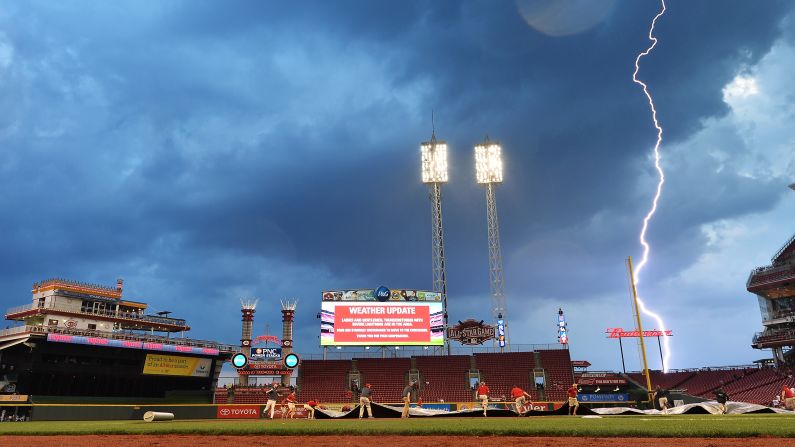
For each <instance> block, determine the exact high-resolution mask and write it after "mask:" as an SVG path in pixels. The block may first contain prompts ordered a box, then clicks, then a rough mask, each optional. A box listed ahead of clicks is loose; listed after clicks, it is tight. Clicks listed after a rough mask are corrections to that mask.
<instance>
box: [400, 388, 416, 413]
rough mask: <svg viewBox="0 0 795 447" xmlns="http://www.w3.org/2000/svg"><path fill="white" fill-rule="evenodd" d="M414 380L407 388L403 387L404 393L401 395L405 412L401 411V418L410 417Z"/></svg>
mask: <svg viewBox="0 0 795 447" xmlns="http://www.w3.org/2000/svg"><path fill="white" fill-rule="evenodd" d="M414 385H415V384H414V382H409V384H408V385H406V387H405V388H403V393H402V394H401V396H402V397H403V412H402V413H400V417H401V418H408V417H409V407H410V406H411V393H412V391H414Z"/></svg>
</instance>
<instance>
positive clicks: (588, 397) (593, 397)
mask: <svg viewBox="0 0 795 447" xmlns="http://www.w3.org/2000/svg"><path fill="white" fill-rule="evenodd" d="M577 400H579V401H580V402H628V401H629V394H626V393H620V394H612V393H605V394H601V393H600V394H579V395H578V396H577Z"/></svg>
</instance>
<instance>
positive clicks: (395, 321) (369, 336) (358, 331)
mask: <svg viewBox="0 0 795 447" xmlns="http://www.w3.org/2000/svg"><path fill="white" fill-rule="evenodd" d="M320 344H321V345H322V346H334V345H350V346H353V345H368V346H374V345H381V346H385V345H416V346H442V345H444V322H443V306H442V303H441V302H405V301H404V302H383V303H380V302H361V301H360V302H330V301H324V302H323V303H322V311H321V328H320Z"/></svg>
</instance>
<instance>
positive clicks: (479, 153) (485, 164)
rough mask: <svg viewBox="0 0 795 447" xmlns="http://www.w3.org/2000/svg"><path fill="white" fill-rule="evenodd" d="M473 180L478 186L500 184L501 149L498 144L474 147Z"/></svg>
mask: <svg viewBox="0 0 795 447" xmlns="http://www.w3.org/2000/svg"><path fill="white" fill-rule="evenodd" d="M475 178H476V179H477V182H478V183H480V184H485V183H502V148H501V147H500V145H499V144H496V143H484V144H478V145H477V146H475Z"/></svg>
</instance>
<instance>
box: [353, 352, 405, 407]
mask: <svg viewBox="0 0 795 447" xmlns="http://www.w3.org/2000/svg"><path fill="white" fill-rule="evenodd" d="M354 360H355V361H356V363H357V365H358V371H359V372H360V373H361V380H362V385H364V384H365V383H369V384H371V385H372V390H373V400H374V401H375V402H384V403H386V402H400V401H401V393H402V392H403V387H405V386H406V383H407V380H406V377H407V374H408V372H409V370H410V369H411V359H410V358H387V359H378V358H362V359H354Z"/></svg>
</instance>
